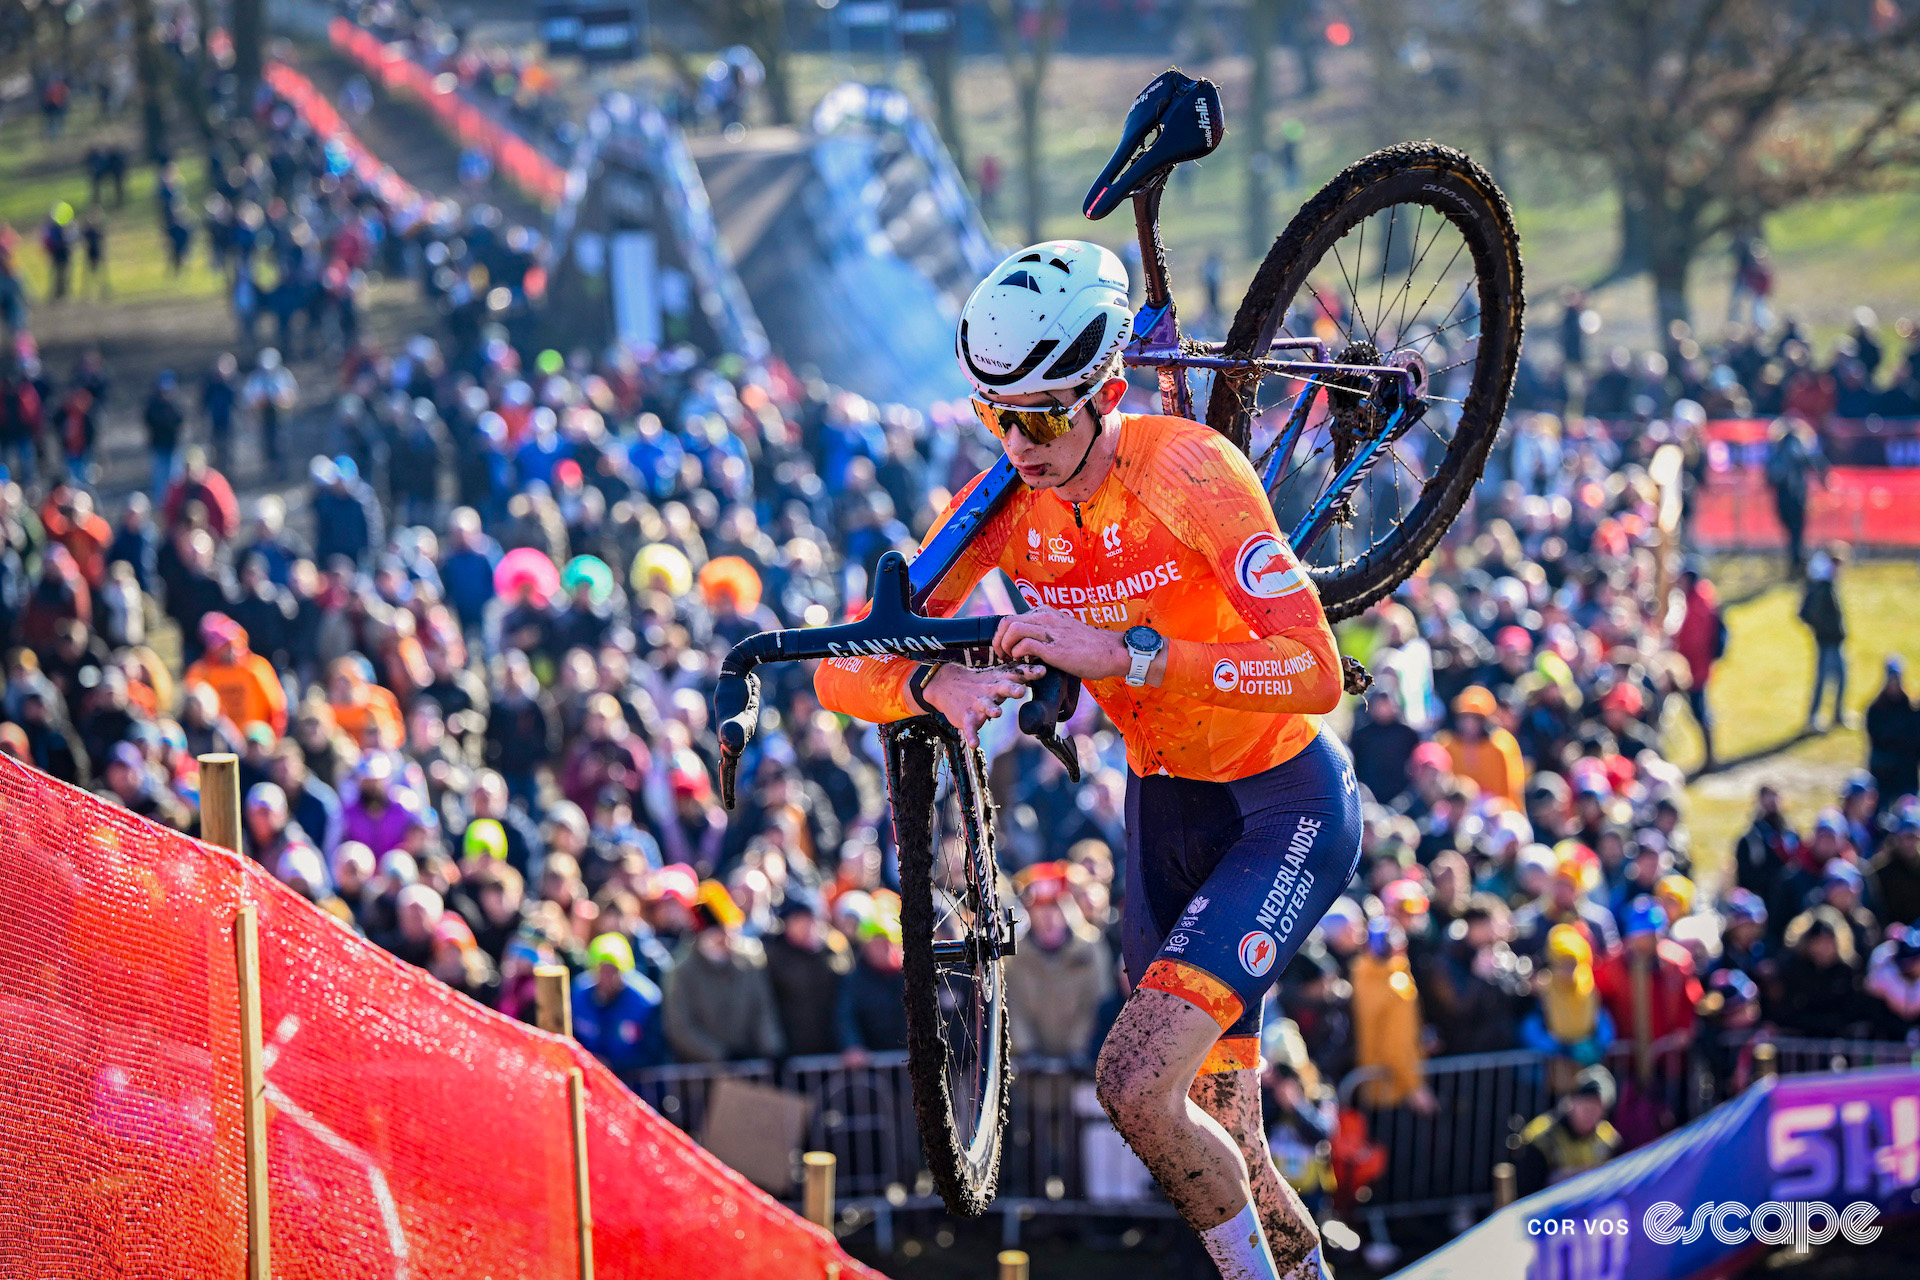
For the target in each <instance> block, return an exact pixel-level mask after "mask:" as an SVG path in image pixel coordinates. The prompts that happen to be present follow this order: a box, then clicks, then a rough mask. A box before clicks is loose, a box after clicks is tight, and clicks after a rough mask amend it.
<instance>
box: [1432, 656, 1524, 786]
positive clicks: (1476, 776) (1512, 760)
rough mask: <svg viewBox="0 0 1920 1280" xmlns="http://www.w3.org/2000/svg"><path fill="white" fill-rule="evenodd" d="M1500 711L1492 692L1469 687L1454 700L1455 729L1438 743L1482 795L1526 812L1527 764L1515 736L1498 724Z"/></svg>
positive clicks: (1463, 775) (1461, 774) (1473, 686)
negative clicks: (1522, 798)
mask: <svg viewBox="0 0 1920 1280" xmlns="http://www.w3.org/2000/svg"><path fill="white" fill-rule="evenodd" d="M1499 710H1500V704H1499V703H1498V702H1496V701H1495V700H1494V696H1493V694H1492V693H1491V692H1489V691H1488V690H1486V689H1483V688H1481V687H1480V686H1479V685H1477V684H1476V685H1469V686H1468V687H1467V688H1465V689H1462V690H1461V691H1460V694H1459V696H1458V697H1456V698H1454V700H1453V728H1452V729H1451V730H1449V731H1447V732H1444V733H1442V734H1440V736H1439V738H1438V741H1439V743H1440V745H1441V746H1443V747H1445V748H1446V749H1447V757H1448V758H1449V759H1451V760H1452V761H1453V771H1454V773H1456V774H1458V775H1459V776H1460V777H1462V778H1472V779H1473V780H1474V781H1475V782H1476V783H1478V784H1479V786H1480V794H1481V795H1483V796H1503V797H1505V798H1506V799H1507V801H1508V802H1510V803H1511V804H1512V805H1513V807H1514V808H1515V809H1522V805H1521V793H1522V791H1523V790H1524V788H1525V787H1526V785H1527V762H1526V761H1525V760H1524V759H1523V758H1522V757H1521V755H1520V744H1519V742H1517V741H1516V740H1515V739H1514V736H1513V735H1512V734H1511V733H1508V732H1507V731H1506V730H1505V729H1503V728H1501V727H1500V726H1499V725H1498V724H1496V723H1494V719H1493V717H1494V716H1495V715H1496V714H1497V713H1498V712H1499ZM1522 811H1523V812H1524V810H1522Z"/></svg>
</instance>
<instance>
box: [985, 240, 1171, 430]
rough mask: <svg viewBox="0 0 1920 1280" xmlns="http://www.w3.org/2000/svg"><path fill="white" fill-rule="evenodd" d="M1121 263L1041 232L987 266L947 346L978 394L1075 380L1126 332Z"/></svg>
mask: <svg viewBox="0 0 1920 1280" xmlns="http://www.w3.org/2000/svg"><path fill="white" fill-rule="evenodd" d="M1128 303H1129V299H1128V297H1127V269H1126V267H1125V266H1124V265H1123V264H1122V263H1121V261H1120V259H1119V258H1118V257H1117V256H1115V255H1114V254H1113V253H1111V252H1109V251H1108V250H1106V249H1102V248H1101V247H1100V246H1099V245H1097V244H1088V243H1087V242H1086V241H1084V240H1049V241H1047V242H1046V243H1045V244H1037V245H1034V246H1033V247H1032V248H1031V249H1022V250H1020V252H1018V253H1016V254H1014V255H1013V256H1012V257H1010V258H1008V259H1007V260H1006V261H1005V262H1002V263H1001V264H1000V265H999V266H997V267H995V268H994V269H993V271H992V272H991V273H990V274H989V275H988V276H987V278H986V279H985V280H983V281H981V282H980V284H979V286H978V287H977V288H975V289H974V291H973V295H972V296H971V297H969V298H968V299H967V305H966V306H964V307H962V308H961V309H960V332H959V334H958V335H957V337H956V338H955V340H954V351H955V354H957V355H958V356H959V357H960V367H961V368H962V369H963V370H965V371H966V375H967V381H969V382H971V383H972V384H973V385H974V388H975V390H977V391H979V393H980V394H981V395H983V396H993V397H999V396H1018V395H1026V394H1027V393H1029V392H1033V391H1053V390H1057V389H1059V388H1061V387H1077V386H1080V385H1082V384H1083V383H1085V382H1086V381H1087V379H1088V376H1089V375H1090V374H1092V373H1093V372H1095V371H1096V370H1098V369H1099V368H1101V366H1103V365H1105V364H1106V362H1107V361H1108V359H1110V358H1111V357H1112V355H1113V353H1114V352H1115V351H1118V350H1119V349H1120V348H1121V347H1122V346H1124V345H1125V344H1126V342H1127V339H1128V338H1129V337H1131V336H1132V334H1133V309H1132V308H1131V306H1129V305H1128Z"/></svg>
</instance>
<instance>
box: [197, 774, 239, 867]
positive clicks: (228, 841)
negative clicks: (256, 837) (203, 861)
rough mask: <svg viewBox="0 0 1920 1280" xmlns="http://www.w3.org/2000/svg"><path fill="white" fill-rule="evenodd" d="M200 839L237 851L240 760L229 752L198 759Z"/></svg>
mask: <svg viewBox="0 0 1920 1280" xmlns="http://www.w3.org/2000/svg"><path fill="white" fill-rule="evenodd" d="M200 838H201V839H202V840H205V841H206V842H207V843H208V844H212V845H218V846H219V847H220V848H222V849H230V850H232V851H233V852H234V853H239V852H240V757H239V756H236V755H234V754H233V753H232V752H231V751H216V752H214V753H213V754H212V755H204V756H201V757H200Z"/></svg>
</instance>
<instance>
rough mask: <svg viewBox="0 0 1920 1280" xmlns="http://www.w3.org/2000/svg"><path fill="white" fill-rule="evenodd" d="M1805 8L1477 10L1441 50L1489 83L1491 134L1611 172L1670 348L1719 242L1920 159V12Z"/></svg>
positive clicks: (1776, 2) (1604, 3)
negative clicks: (1915, 117) (1703, 264)
mask: <svg viewBox="0 0 1920 1280" xmlns="http://www.w3.org/2000/svg"><path fill="white" fill-rule="evenodd" d="M1905 8H1906V9H1907V11H1908V15H1909V16H1903V15H1901V14H1900V13H1899V12H1898V11H1895V10H1889V9H1885V8H1881V9H1879V10H1877V12H1878V14H1879V15H1880V17H1879V20H1878V21H1876V19H1875V11H1874V10H1871V9H1870V7H1869V6H1867V5H1864V4H1862V5H1850V4H1835V3H1807V2H1804V0H1571V2H1570V3H1561V2H1557V0H1556V2H1555V3H1548V4H1534V3H1523V2H1521V0H1477V3H1473V4H1470V5H1467V6H1465V7H1463V8H1461V9H1456V10H1452V11H1451V12H1450V19H1451V22H1452V25H1451V27H1450V29H1449V30H1448V31H1446V32H1439V31H1436V32H1435V34H1434V39H1435V40H1436V43H1438V42H1441V41H1446V40H1452V41H1454V42H1455V43H1456V46H1457V47H1458V48H1459V49H1460V51H1461V52H1462V53H1463V54H1464V55H1465V56H1464V58H1463V61H1464V62H1465V63H1466V64H1467V65H1468V66H1474V67H1484V68H1486V69H1487V71H1488V72H1490V73H1491V74H1490V75H1489V76H1487V78H1486V79H1485V80H1484V81H1482V82H1481V84H1480V86H1479V88H1480V90H1481V91H1482V92H1484V93H1486V94H1488V95H1490V101H1489V102H1487V103H1485V104H1483V105H1482V110H1483V111H1484V112H1485V114H1484V116H1483V117H1482V118H1483V119H1485V120H1492V121H1499V122H1500V123H1501V127H1502V130H1503V132H1504V134H1505V135H1506V136H1507V137H1509V138H1512V139H1515V140H1525V141H1528V142H1532V143H1536V144H1539V145H1540V146H1542V147H1544V148H1545V149H1547V150H1549V151H1551V152H1553V153H1555V154H1558V155H1562V156H1567V157H1577V158H1582V159H1588V158H1590V159H1593V160H1597V161H1599V162H1600V163H1601V164H1602V165H1604V166H1605V168H1606V171H1607V172H1608V173H1609V174H1610V175H1611V177H1612V179H1613V182H1614V184H1615V185H1616V187H1617V188H1618V191H1619V194H1620V199H1621V205H1622V215H1623V216H1622V226H1623V245H1622V249H1623V254H1622V261H1623V265H1624V266H1626V267H1627V268H1628V269H1635V268H1638V267H1640V266H1642V265H1643V266H1644V270H1645V271H1646V272H1647V274H1649V275H1650V276H1651V277H1652V280H1653V285H1654V293H1655V298H1656V302H1657V306H1658V310H1659V318H1660V326H1661V330H1662V333H1663V334H1667V335H1671V334H1672V333H1673V331H1674V324H1675V322H1676V321H1686V320H1687V319H1688V316H1689V311H1688V305H1687V279H1688V274H1689V272H1690V270H1691V268H1692V266H1693V264H1694V262H1695V260H1696V259H1697V258H1698V257H1699V255H1700V253H1701V251H1702V249H1703V248H1704V247H1705V246H1706V245H1707V244H1709V243H1710V242H1711V241H1713V240H1714V239H1715V238H1716V237H1718V236H1723V235H1730V234H1740V233H1742V232H1744V231H1746V230H1747V229H1750V228H1753V227H1756V226H1758V225H1759V224H1760V222H1761V220H1762V219H1763V218H1765V217H1766V216H1767V215H1769V214H1772V213H1776V212H1778V211H1780V210H1782V209H1785V208H1788V207H1790V206H1792V205H1794V204H1797V203H1800V202H1802V201H1806V200H1809V199H1814V198H1817V197H1821V196H1828V195H1834V194H1841V193H1848V192H1857V191H1862V190H1868V189H1871V188H1873V187H1875V186H1878V185H1882V184H1884V183H1886V182H1887V181H1889V180H1890V178H1891V177H1892V176H1893V175H1894V174H1895V173H1896V172H1897V171H1898V170H1900V169H1901V168H1903V167H1905V166H1909V165H1912V164H1914V163H1915V162H1916V161H1920V133H1916V131H1915V129H1914V128H1913V124H1912V121H1911V119H1910V113H1911V111H1912V110H1913V109H1914V108H1915V107H1916V105H1920V11H1916V9H1915V6H1911V5H1909V6H1905Z"/></svg>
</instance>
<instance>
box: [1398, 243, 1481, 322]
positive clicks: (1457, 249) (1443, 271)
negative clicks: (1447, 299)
mask: <svg viewBox="0 0 1920 1280" xmlns="http://www.w3.org/2000/svg"><path fill="white" fill-rule="evenodd" d="M1466 247H1467V242H1466V241H1465V240H1462V241H1461V242H1460V243H1459V244H1457V245H1455V246H1454V248H1453V256H1452V257H1451V258H1448V259H1447V265H1446V266H1444V267H1442V268H1440V274H1439V275H1437V276H1435V277H1434V279H1433V284H1432V286H1431V287H1429V288H1428V289H1427V296H1426V297H1424V298H1422V299H1420V305H1419V306H1417V307H1415V308H1414V309H1413V318H1414V319H1415V320H1418V319H1419V318H1420V313H1421V312H1422V311H1425V310H1426V309H1427V303H1429V302H1431V301H1433V295H1434V292H1435V291H1436V290H1438V289H1439V288H1440V282H1441V281H1442V280H1445V279H1446V278H1447V273H1448V272H1449V271H1452V270H1453V264H1454V263H1456V262H1458V261H1459V260H1460V253H1461V250H1463V249H1465V248H1466ZM1475 279H1477V277H1474V276H1469V277H1468V278H1467V288H1469V289H1470V288H1472V287H1473V282H1474V280H1475ZM1465 292H1466V290H1465V289H1463V290H1461V293H1462V294H1463V295H1464V294H1465ZM1453 305H1454V306H1456V307H1457V306H1459V305H1460V304H1459V302H1458V301H1457V300H1456V301H1455V302H1454V304H1453ZM1449 314H1451V308H1449Z"/></svg>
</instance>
